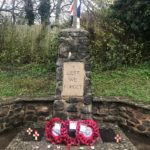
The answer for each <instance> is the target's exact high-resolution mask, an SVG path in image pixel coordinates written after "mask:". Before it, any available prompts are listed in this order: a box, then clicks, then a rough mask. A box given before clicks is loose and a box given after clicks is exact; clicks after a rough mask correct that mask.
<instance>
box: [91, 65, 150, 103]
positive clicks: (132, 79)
mask: <svg viewBox="0 0 150 150" xmlns="http://www.w3.org/2000/svg"><path fill="white" fill-rule="evenodd" d="M92 84H93V92H94V95H96V96H123V97H129V98H132V99H135V100H142V101H145V102H150V67H149V65H148V64H146V65H142V66H138V67H136V68H126V69H121V70H116V71H106V72H101V73H96V72H94V73H92Z"/></svg>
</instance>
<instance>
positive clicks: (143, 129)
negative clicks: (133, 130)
mask: <svg viewBox="0 0 150 150" xmlns="http://www.w3.org/2000/svg"><path fill="white" fill-rule="evenodd" d="M137 128H138V130H140V131H142V132H143V131H145V130H146V128H145V127H144V126H143V125H139V126H137Z"/></svg>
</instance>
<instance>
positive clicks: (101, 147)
mask: <svg viewBox="0 0 150 150" xmlns="http://www.w3.org/2000/svg"><path fill="white" fill-rule="evenodd" d="M33 126H35V128H36V130H37V129H38V131H39V136H40V137H39V140H38V141H35V140H27V139H24V137H25V135H26V129H27V128H28V126H25V127H24V128H23V130H22V131H21V132H20V133H19V134H18V135H17V136H16V137H15V138H14V139H13V140H12V142H11V143H10V144H9V145H8V147H7V148H6V149H5V150H48V149H50V150H57V149H60V150H66V145H63V144H57V145H54V144H52V143H50V142H47V141H46V139H45V136H44V135H43V134H41V132H42V130H43V129H44V128H42V127H43V125H39V124H38V125H37V124H34V125H33ZM38 127H39V128H38ZM40 131H41V132H40ZM33 132H34V128H33ZM116 134H119V135H120V136H121V138H122V140H121V141H120V142H119V143H116V140H114V138H115V136H116ZM31 136H32V135H31ZM70 149H71V150H91V149H93V150H110V149H111V150H116V149H118V150H137V149H136V148H135V146H134V145H133V144H132V143H131V142H130V141H129V139H128V138H127V137H126V136H125V135H124V133H123V132H122V131H121V130H120V128H119V127H118V125H115V124H110V123H105V124H101V138H100V139H99V141H97V142H96V143H95V144H94V145H91V146H83V145H79V146H71V147H70Z"/></svg>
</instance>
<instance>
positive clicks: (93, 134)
mask: <svg viewBox="0 0 150 150" xmlns="http://www.w3.org/2000/svg"><path fill="white" fill-rule="evenodd" d="M76 130H77V131H76V138H77V141H78V143H80V144H83V145H92V144H94V143H95V142H96V141H97V140H98V138H99V137H100V134H99V127H98V125H97V123H96V122H95V121H93V120H82V121H79V122H78V124H77V129H76Z"/></svg>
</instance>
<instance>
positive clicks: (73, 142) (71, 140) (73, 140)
mask: <svg viewBox="0 0 150 150" xmlns="http://www.w3.org/2000/svg"><path fill="white" fill-rule="evenodd" d="M70 122H76V123H77V121H72V120H69V121H66V122H63V123H64V126H65V128H63V141H64V143H65V144H66V145H67V146H72V145H74V146H75V145H77V139H76V129H75V137H71V136H69V129H70Z"/></svg>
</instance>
